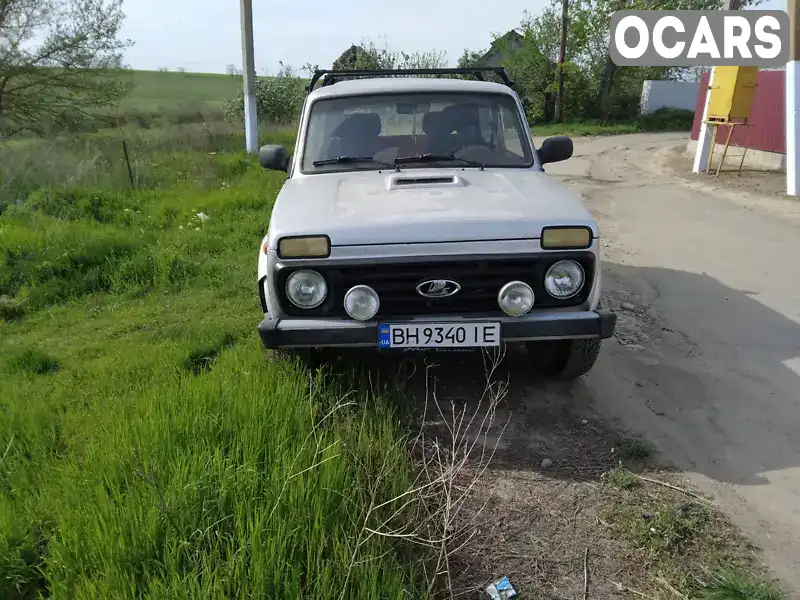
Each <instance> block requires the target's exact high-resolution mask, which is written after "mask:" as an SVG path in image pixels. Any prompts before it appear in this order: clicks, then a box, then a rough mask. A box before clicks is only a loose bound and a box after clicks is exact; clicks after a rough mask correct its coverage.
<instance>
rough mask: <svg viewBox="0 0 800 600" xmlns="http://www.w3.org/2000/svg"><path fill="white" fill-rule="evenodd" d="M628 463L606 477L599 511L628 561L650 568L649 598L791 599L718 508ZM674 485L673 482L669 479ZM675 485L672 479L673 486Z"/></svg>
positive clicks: (656, 599)
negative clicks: (624, 548) (769, 578)
mask: <svg viewBox="0 0 800 600" xmlns="http://www.w3.org/2000/svg"><path fill="white" fill-rule="evenodd" d="M648 475H650V477H649V478H644V479H642V478H640V477H637V475H635V474H634V473H632V472H630V471H628V470H627V469H625V468H624V467H623V466H621V465H620V466H619V467H617V468H616V469H613V470H612V471H609V472H608V473H606V474H605V475H604V477H603V485H604V489H605V494H604V502H603V503H602V504H601V506H600V514H601V515H602V518H603V520H604V521H605V522H606V523H608V525H609V526H610V528H611V533H613V534H614V535H615V538H616V539H618V540H619V541H621V542H623V543H625V544H626V545H627V547H628V548H629V549H630V554H629V559H633V560H636V561H637V562H640V563H642V564H646V565H647V573H648V578H649V581H648V584H649V587H650V589H649V590H646V591H648V592H649V593H648V594H646V596H647V597H648V598H653V599H654V600H661V599H662V598H663V599H664V600H666V599H667V598H670V599H671V598H676V597H683V598H687V599H688V598H691V599H693V600H745V599H747V600H788V598H787V597H786V595H785V594H784V593H783V592H782V591H781V590H780V588H779V586H778V585H777V584H776V583H775V582H770V581H767V580H766V579H765V576H766V573H765V571H764V569H763V567H761V565H760V561H759V556H758V553H757V549H756V548H754V547H753V546H752V545H751V544H749V542H748V541H747V540H746V539H745V538H744V536H743V535H742V533H741V532H740V531H738V530H737V529H736V528H735V527H734V526H733V525H732V524H731V523H730V521H729V520H728V518H727V517H725V516H724V515H723V514H722V513H720V512H719V511H718V510H717V509H716V507H714V506H712V505H711V504H709V503H707V502H705V501H702V500H700V499H699V498H695V497H692V496H689V495H688V494H684V493H682V492H680V491H678V490H677V489H672V488H669V487H666V486H660V485H654V484H653V483H652V481H647V480H648V479H651V480H652V479H654V478H655V480H661V478H662V477H668V476H667V475H666V474H664V473H656V474H649V473H648ZM664 481H665V482H666V483H669V480H668V479H665V480H664ZM673 485H674V484H673Z"/></svg>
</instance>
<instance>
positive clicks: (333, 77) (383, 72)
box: [307, 67, 514, 92]
mask: <svg viewBox="0 0 800 600" xmlns="http://www.w3.org/2000/svg"><path fill="white" fill-rule="evenodd" d="M484 73H494V74H495V75H497V77H499V78H500V80H501V81H502V82H503V83H504V84H505V85H507V86H508V87H510V88H512V89H513V87H514V82H513V81H511V79H510V78H509V77H508V74H506V71H505V69H504V68H503V67H471V68H465V69H353V70H347V69H317V70H316V71H314V76H313V77H311V81H310V82H309V83H308V88H307V89H308V91H309V92H311V91H313V90H314V86H315V85H316V84H317V82H318V81H319V80H320V79H322V84H321V85H320V87H325V86H328V85H333V84H334V83H336V82H337V81H338V80H337V77H398V76H402V75H472V76H473V77H475V78H476V79H477V80H479V81H485V79H484V77H483V74H484Z"/></svg>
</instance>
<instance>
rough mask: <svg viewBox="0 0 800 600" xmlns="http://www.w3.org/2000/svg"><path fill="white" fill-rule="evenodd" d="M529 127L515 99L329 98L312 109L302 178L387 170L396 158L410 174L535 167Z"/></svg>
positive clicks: (460, 96)
mask: <svg viewBox="0 0 800 600" xmlns="http://www.w3.org/2000/svg"><path fill="white" fill-rule="evenodd" d="M523 127H524V125H523V122H522V120H521V119H520V118H519V111H518V109H517V104H516V102H515V101H514V98H513V97H512V96H509V95H507V94H497V93H488V94H487V93H467V92H457V93H446V94H432V93H403V94H375V95H365V96H347V97H340V98H327V99H323V100H318V101H316V102H314V103H313V105H312V107H311V114H310V116H309V121H308V128H307V130H306V139H305V147H304V149H303V158H302V161H301V171H302V172H303V173H327V172H331V171H355V170H377V169H386V168H387V165H394V164H395V163H394V161H395V159H401V160H399V161H398V163H400V168H402V169H409V168H422V167H431V166H435V167H437V168H441V167H453V168H469V167H471V166H474V167H478V166H480V167H484V166H485V167H530V166H532V165H533V155H532V152H531V147H530V143H529V141H528V137H527V132H526V131H525V129H524V128H523ZM416 157H420V160H416ZM431 158H434V159H436V160H431Z"/></svg>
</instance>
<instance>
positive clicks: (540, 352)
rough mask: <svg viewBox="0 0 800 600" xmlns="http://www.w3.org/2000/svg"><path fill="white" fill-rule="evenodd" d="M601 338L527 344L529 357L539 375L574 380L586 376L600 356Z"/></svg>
mask: <svg viewBox="0 0 800 600" xmlns="http://www.w3.org/2000/svg"><path fill="white" fill-rule="evenodd" d="M600 343H601V342H600V338H590V339H586V340H545V341H536V342H527V343H526V344H525V347H526V349H527V351H528V357H529V359H530V362H531V364H532V366H533V369H534V371H535V372H536V374H537V375H540V376H542V377H548V378H553V379H560V380H567V381H569V380H573V379H577V378H578V377H582V376H583V375H586V374H587V373H588V372H589V371H591V370H592V367H594V363H596V362H597V357H598V356H600Z"/></svg>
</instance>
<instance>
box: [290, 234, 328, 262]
mask: <svg viewBox="0 0 800 600" xmlns="http://www.w3.org/2000/svg"><path fill="white" fill-rule="evenodd" d="M330 253H331V241H330V239H329V238H328V236H327V235H311V236H296V237H285V238H281V239H280V241H279V242H278V258H326V257H327V256H329V255H330Z"/></svg>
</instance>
